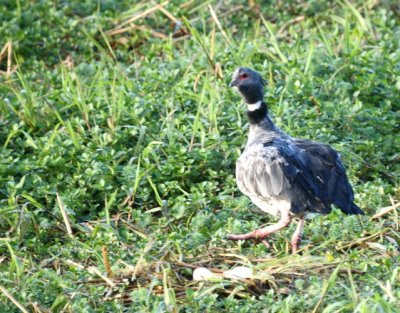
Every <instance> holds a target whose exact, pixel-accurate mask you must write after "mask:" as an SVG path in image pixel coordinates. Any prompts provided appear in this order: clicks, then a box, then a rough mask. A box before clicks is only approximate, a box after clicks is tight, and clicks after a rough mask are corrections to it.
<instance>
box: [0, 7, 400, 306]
mask: <svg viewBox="0 0 400 313" xmlns="http://www.w3.org/2000/svg"><path fill="white" fill-rule="evenodd" d="M0 21H1V25H0V48H2V47H3V46H4V47H5V49H4V51H3V53H2V54H1V56H0V70H1V72H0V73H1V74H0V75H1V76H0V291H1V292H0V307H1V312H18V311H20V310H21V311H24V310H26V311H30V312H50V311H51V312H122V311H124V312H125V311H128V312H165V311H171V312H318V311H321V312H398V310H399V307H400V302H399V299H400V287H399V281H400V272H399V244H400V235H399V217H398V207H399V205H398V203H399V201H400V191H399V174H400V166H399V159H400V155H399V147H400V134H399V118H400V113H399V108H400V49H399V45H400V5H399V4H398V1H384V0H382V1H379V0H369V1H346V0H345V1H312V0H311V1H300V0H297V1H254V0H248V1H245V0H243V1H225V0H221V1H198V0H191V1H183V0H181V1H178V0H176V1H170V2H168V1H167V2H166V3H163V4H162V6H156V2H151V1H140V2H139V1H128V0H124V1H111V0H102V1H87V0H86V1H85V0H84V1H82V0H80V1H45V0H43V1H19V0H16V1H5V2H3V3H2V5H0ZM11 48H12V51H11V50H9V49H11ZM8 51H10V54H8ZM8 55H9V56H10V57H8ZM7 62H8V64H7ZM238 66H250V67H253V68H255V69H257V70H258V71H260V72H261V73H262V74H263V75H264V77H265V78H266V80H267V81H268V88H267V95H266V100H267V102H268V105H269V107H270V111H271V114H272V116H273V119H274V120H275V121H276V123H277V124H278V125H279V126H280V127H281V128H282V129H283V130H284V131H286V132H287V133H289V134H291V135H292V136H298V137H304V138H310V139H313V140H317V141H321V142H324V143H329V144H331V145H332V146H334V147H335V148H336V149H338V150H339V151H340V152H341V154H342V157H343V159H344V162H345V164H346V166H347V170H348V174H349V178H350V180H351V181H352V183H353V186H354V189H355V194H356V202H357V203H358V204H359V206H360V207H362V208H363V209H364V210H365V212H366V213H367V215H366V216H363V217H361V218H357V217H354V216H345V215H343V214H342V213H341V212H339V211H336V210H335V211H334V212H333V213H332V214H330V215H329V216H318V217H315V218H314V219H312V220H311V221H309V222H308V224H307V226H306V229H305V235H304V241H303V245H302V247H303V249H302V251H301V252H300V254H299V255H294V256H291V255H289V241H288V238H290V235H291V233H292V231H293V227H294V226H291V227H290V229H288V230H284V231H281V232H280V233H279V234H277V235H274V236H272V237H271V239H270V240H269V243H270V245H271V247H270V248H269V249H267V248H266V247H265V246H264V245H263V244H261V243H256V242H246V243H240V242H239V243H237V242H231V241H227V240H226V239H225V235H226V234H227V233H231V232H236V233H240V232H244V231H249V230H251V229H254V228H256V227H258V226H259V225H262V224H265V223H272V222H274V219H273V218H272V217H270V216H266V215H265V214H260V212H259V211H257V210H256V209H255V208H254V207H253V206H252V205H251V204H250V203H249V201H248V199H247V198H246V197H243V196H242V195H241V194H240V192H239V191H238V189H237V187H236V185H235V180H234V167H235V160H236V159H237V157H238V156H239V154H240V150H241V149H242V148H243V146H244V143H245V140H246V133H247V124H246V123H247V121H246V118H245V113H244V112H245V107H244V106H243V105H242V104H241V103H240V99H239V98H238V96H237V95H235V94H234V93H232V92H231V91H230V90H229V88H228V87H227V84H228V82H229V80H230V75H231V73H232V71H233V70H234V69H235V68H236V67H238ZM7 73H8V74H9V75H8V74H7ZM381 208H388V209H387V210H386V211H387V213H386V214H384V215H381V216H379V217H375V218H371V216H372V215H374V214H376V213H377V212H380V210H381ZM66 220H68V221H69V223H70V227H71V229H69V225H68V222H66ZM239 264H246V265H247V266H251V267H252V268H254V271H255V272H257V271H258V272H262V273H264V274H265V275H264V276H263V277H262V278H259V279H256V278H255V279H254V280H248V281H230V280H222V281H221V280H217V281H213V282H206V283H193V282H192V280H191V271H192V268H195V267H196V266H206V267H210V268H213V269H217V270H218V269H219V270H224V269H228V268H231V267H233V266H234V265H239ZM18 306H19V308H18Z"/></svg>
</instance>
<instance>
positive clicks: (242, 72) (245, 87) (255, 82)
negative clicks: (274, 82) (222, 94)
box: [229, 67, 265, 104]
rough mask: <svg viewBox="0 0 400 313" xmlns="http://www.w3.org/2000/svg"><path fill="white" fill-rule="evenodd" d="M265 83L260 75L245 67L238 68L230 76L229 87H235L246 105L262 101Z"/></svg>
mask: <svg viewBox="0 0 400 313" xmlns="http://www.w3.org/2000/svg"><path fill="white" fill-rule="evenodd" d="M264 85H265V81H264V80H263V79H262V77H261V75H260V74H258V73H257V72H256V71H253V70H252V69H250V68H247V67H239V68H238V69H236V71H235V72H234V73H233V75H232V82H231V83H230V85H229V86H230V87H236V88H237V89H238V91H239V92H240V94H241V95H242V97H243V99H244V101H245V102H246V103H247V104H253V103H256V102H258V101H262V100H263V97H264Z"/></svg>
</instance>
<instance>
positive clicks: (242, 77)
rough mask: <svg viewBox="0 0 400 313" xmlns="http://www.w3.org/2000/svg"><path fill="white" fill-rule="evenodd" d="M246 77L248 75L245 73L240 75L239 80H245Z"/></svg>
mask: <svg viewBox="0 0 400 313" xmlns="http://www.w3.org/2000/svg"><path fill="white" fill-rule="evenodd" d="M247 77H249V74H247V73H244V74H242V75H240V77H239V78H240V79H246V78H247Z"/></svg>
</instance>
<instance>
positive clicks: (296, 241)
mask: <svg viewBox="0 0 400 313" xmlns="http://www.w3.org/2000/svg"><path fill="white" fill-rule="evenodd" d="M303 228H304V217H301V218H300V220H299V222H298V223H297V227H296V230H295V231H294V233H293V236H292V241H291V243H292V253H293V254H295V253H296V252H297V250H298V249H299V246H300V242H301V236H302V235H303Z"/></svg>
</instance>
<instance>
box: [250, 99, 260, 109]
mask: <svg viewBox="0 0 400 313" xmlns="http://www.w3.org/2000/svg"><path fill="white" fill-rule="evenodd" d="M261 103H262V102H261V100H260V101H257V102H256V103H252V104H250V103H247V110H249V111H255V110H258V109H259V108H260V107H261Z"/></svg>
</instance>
